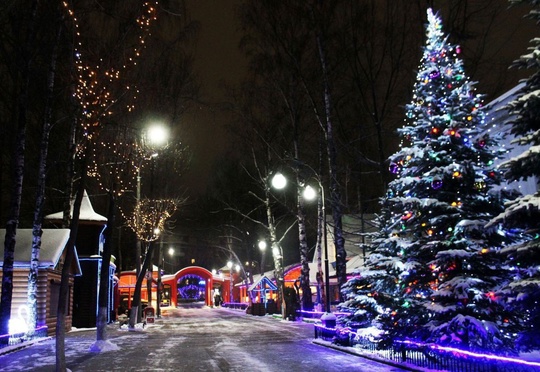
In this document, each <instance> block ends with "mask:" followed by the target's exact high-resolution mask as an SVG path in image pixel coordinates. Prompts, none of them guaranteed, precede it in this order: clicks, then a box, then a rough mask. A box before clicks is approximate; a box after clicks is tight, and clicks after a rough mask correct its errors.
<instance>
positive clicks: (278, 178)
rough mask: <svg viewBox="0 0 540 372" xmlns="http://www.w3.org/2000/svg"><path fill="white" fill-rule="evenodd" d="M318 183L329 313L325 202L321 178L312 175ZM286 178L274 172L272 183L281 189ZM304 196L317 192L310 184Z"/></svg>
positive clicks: (312, 197)
mask: <svg viewBox="0 0 540 372" xmlns="http://www.w3.org/2000/svg"><path fill="white" fill-rule="evenodd" d="M314 178H315V179H316V181H317V183H318V186H319V191H320V195H321V209H322V215H323V223H322V227H323V234H322V238H323V239H324V240H323V241H324V276H325V284H324V285H325V287H326V290H325V303H324V310H325V312H326V313H331V310H330V273H329V264H328V239H327V231H326V208H325V207H326V204H325V195H324V187H323V185H322V182H321V180H320V179H319V178H318V177H314ZM286 184H287V179H286V178H285V176H283V174H281V173H276V175H275V176H274V178H273V179H272V185H273V186H274V187H275V188H276V189H282V188H284V187H285V186H286ZM303 195H304V198H305V199H307V200H313V199H315V198H316V196H317V193H316V192H315V190H314V189H313V187H311V186H309V185H308V186H306V187H305V188H304V191H303Z"/></svg>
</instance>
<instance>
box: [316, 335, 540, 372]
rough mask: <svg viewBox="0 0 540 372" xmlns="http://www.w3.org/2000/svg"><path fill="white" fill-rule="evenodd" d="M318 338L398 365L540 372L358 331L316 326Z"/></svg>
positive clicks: (459, 371)
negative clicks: (385, 342) (387, 342)
mask: <svg viewBox="0 0 540 372" xmlns="http://www.w3.org/2000/svg"><path fill="white" fill-rule="evenodd" d="M315 338H320V339H322V340H325V341H332V342H336V341H337V343H339V344H341V345H344V346H349V347H354V348H355V349H356V350H365V351H367V352H370V353H372V354H375V355H377V356H379V357H382V358H384V359H387V360H390V361H392V362H395V363H409V364H411V365H416V366H418V367H422V368H427V369H433V370H444V371H449V372H529V371H540V363H538V362H528V361H525V360H520V359H517V358H509V357H502V356H497V355H489V354H480V353H473V352H468V351H464V350H459V349H456V348H451V347H442V346H438V345H433V344H422V343H415V342H411V341H401V342H399V341H398V342H395V343H394V345H393V346H391V347H387V348H385V347H382V346H381V345H380V344H379V343H377V342H374V341H371V340H369V339H366V338H365V337H360V336H359V335H357V334H356V333H355V332H354V331H352V330H349V329H347V328H345V329H334V328H327V327H324V326H321V325H315Z"/></svg>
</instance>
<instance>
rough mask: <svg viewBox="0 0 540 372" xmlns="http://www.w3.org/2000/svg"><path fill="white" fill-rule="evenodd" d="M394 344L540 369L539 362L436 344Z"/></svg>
mask: <svg viewBox="0 0 540 372" xmlns="http://www.w3.org/2000/svg"><path fill="white" fill-rule="evenodd" d="M396 342H397V343H402V344H411V345H415V346H423V347H429V348H430V349H434V350H443V351H449V352H452V353H456V354H462V355H464V356H472V357H475V358H486V359H491V360H499V361H501V362H512V363H518V364H524V365H527V366H534V367H540V363H539V362H529V361H526V360H522V359H516V358H508V357H503V356H499V355H494V354H483V353H474V352H472V351H467V350H461V349H457V348H455V347H449V346H440V345H436V344H424V343H421V342H414V341H410V340H404V341H396Z"/></svg>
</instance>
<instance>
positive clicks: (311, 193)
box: [304, 179, 331, 313]
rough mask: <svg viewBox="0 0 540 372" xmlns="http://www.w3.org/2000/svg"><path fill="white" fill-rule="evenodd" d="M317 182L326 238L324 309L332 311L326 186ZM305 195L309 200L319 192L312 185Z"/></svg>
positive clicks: (328, 311)
mask: <svg viewBox="0 0 540 372" xmlns="http://www.w3.org/2000/svg"><path fill="white" fill-rule="evenodd" d="M317 182H318V183H319V190H320V192H321V209H322V215H323V223H322V225H323V226H322V227H323V239H324V279H325V283H324V286H325V287H326V291H325V301H324V311H325V312H326V313H331V311H330V273H329V267H328V266H329V265H328V239H327V235H326V234H327V231H326V210H325V197H324V187H323V185H322V183H321V182H320V180H319V179H317ZM304 197H305V198H306V199H307V200H313V199H315V198H316V197H317V193H316V192H315V190H314V189H313V187H311V186H309V185H308V186H306V188H305V189H304Z"/></svg>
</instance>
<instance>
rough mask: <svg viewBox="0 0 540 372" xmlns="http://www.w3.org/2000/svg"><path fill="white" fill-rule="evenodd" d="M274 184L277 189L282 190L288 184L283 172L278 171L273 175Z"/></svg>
mask: <svg viewBox="0 0 540 372" xmlns="http://www.w3.org/2000/svg"><path fill="white" fill-rule="evenodd" d="M272 186H273V187H274V188H275V189H277V190H281V189H283V188H285V186H287V179H286V178H285V176H284V175H283V174H281V173H279V172H278V173H276V174H275V175H274V177H272Z"/></svg>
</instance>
